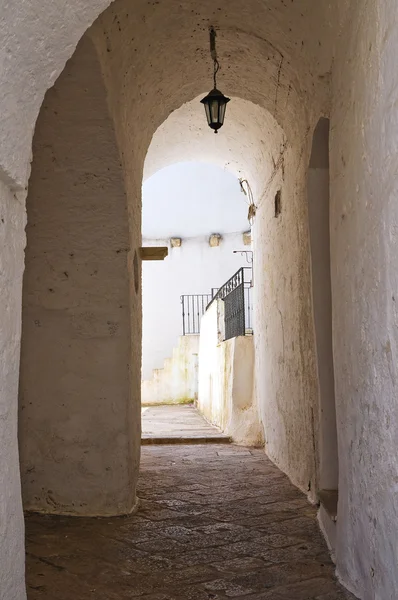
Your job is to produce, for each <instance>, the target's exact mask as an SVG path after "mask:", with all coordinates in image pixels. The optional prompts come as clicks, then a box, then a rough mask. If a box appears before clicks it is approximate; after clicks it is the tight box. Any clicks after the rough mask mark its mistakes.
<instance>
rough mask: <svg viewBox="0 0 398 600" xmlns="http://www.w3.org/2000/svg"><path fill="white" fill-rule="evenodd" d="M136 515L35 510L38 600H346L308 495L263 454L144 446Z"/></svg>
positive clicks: (32, 571) (32, 597)
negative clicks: (64, 514)
mask: <svg viewBox="0 0 398 600" xmlns="http://www.w3.org/2000/svg"><path fill="white" fill-rule="evenodd" d="M141 471H142V474H141V479H140V484H139V496H140V498H141V508H140V511H139V512H138V514H136V515H134V516H128V517H118V518H102V519H85V518H84V519H83V518H66V517H49V516H38V515H30V516H28V518H27V522H26V524H27V581H28V598H29V600H88V599H90V600H94V599H95V600H127V599H130V600H131V599H134V598H137V597H138V598H140V599H142V600H209V599H212V600H221V599H226V598H229V599H234V600H260V599H261V600H315V599H316V600H347V599H348V598H352V596H350V595H349V594H348V593H347V592H345V591H344V590H343V589H342V588H341V587H340V586H339V584H338V583H337V582H336V580H335V579H334V575H333V572H334V567H333V564H332V562H331V560H330V558H329V555H328V552H327V549H326V546H325V543H324V541H323V538H322V536H321V534H320V532H319V529H318V526H317V523H316V516H315V515H316V511H315V509H314V508H313V507H312V506H310V505H309V504H308V502H307V500H306V498H305V497H304V496H303V495H302V494H301V493H300V492H299V491H298V490H297V489H296V488H295V487H293V486H292V485H291V483H290V482H289V481H288V479H287V478H286V477H285V476H284V475H283V474H282V473H281V472H280V471H278V469H277V468H276V467H275V466H274V465H273V464H272V463H271V462H270V461H269V460H268V459H267V458H266V457H265V455H264V453H263V452H262V451H261V450H252V449H250V450H249V449H246V448H241V447H237V446H225V445H214V446H211V445H203V446H201V445H196V446H195V445H193V446H146V447H144V448H143V452H142V467H141Z"/></svg>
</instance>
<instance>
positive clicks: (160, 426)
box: [142, 404, 230, 444]
mask: <svg viewBox="0 0 398 600" xmlns="http://www.w3.org/2000/svg"><path fill="white" fill-rule="evenodd" d="M229 441H230V438H229V437H228V436H227V435H225V434H223V433H222V432H221V431H220V430H219V429H218V427H214V426H213V425H210V423H208V422H207V421H206V420H205V419H204V418H203V417H202V415H201V414H200V413H199V412H198V411H197V409H196V408H195V407H194V406H192V405H190V404H183V405H170V404H168V405H167V404H166V405H164V406H148V407H144V408H142V443H143V444H150V443H161V442H163V443H166V442H167V443H169V444H170V443H179V444H182V443H189V444H193V443H196V444H200V443H202V444H206V443H208V442H210V443H216V442H219V443H221V444H222V443H228V442H229Z"/></svg>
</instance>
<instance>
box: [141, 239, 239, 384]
mask: <svg viewBox="0 0 398 600" xmlns="http://www.w3.org/2000/svg"><path fill="white" fill-rule="evenodd" d="M143 244H144V245H146V246H168V249H169V254H168V256H167V258H166V259H165V260H164V261H146V262H144V263H143V266H142V309H143V329H142V379H143V380H150V379H151V378H152V371H153V369H160V368H162V366H163V362H164V360H165V359H167V358H169V357H171V355H172V351H173V348H174V347H175V346H176V345H177V340H178V338H179V336H180V335H181V334H182V306H181V299H180V298H181V295H182V294H210V293H211V288H213V287H214V288H219V287H220V286H221V285H222V284H223V283H225V282H226V281H227V280H228V279H229V278H230V277H231V276H232V275H233V274H234V273H235V272H236V271H237V270H238V269H239V268H240V267H241V266H243V265H245V264H246V262H245V258H244V257H242V256H241V255H240V254H233V251H234V250H243V249H247V246H244V245H243V237H242V233H240V232H239V233H229V234H225V235H223V237H222V240H221V243H220V245H219V246H216V247H210V246H209V236H200V237H195V238H188V239H186V238H185V239H184V238H183V239H182V245H181V246H180V247H179V248H172V247H171V246H170V239H168V240H144V241H143ZM160 308H161V310H160Z"/></svg>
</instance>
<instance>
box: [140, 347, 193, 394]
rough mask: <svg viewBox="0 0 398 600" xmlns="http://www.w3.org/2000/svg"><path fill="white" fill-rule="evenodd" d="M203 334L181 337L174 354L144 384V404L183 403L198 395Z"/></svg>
mask: <svg viewBox="0 0 398 600" xmlns="http://www.w3.org/2000/svg"><path fill="white" fill-rule="evenodd" d="M198 354H199V336H198V335H184V336H180V337H179V338H178V343H177V346H176V347H175V348H173V351H172V354H171V357H170V358H166V359H165V361H164V363H163V367H162V368H161V369H155V370H154V371H153V373H152V377H151V379H149V380H147V381H143V382H142V385H141V402H142V403H143V404H174V403H176V404H179V403H182V402H187V401H191V402H194V401H195V400H196V399H197V397H198Z"/></svg>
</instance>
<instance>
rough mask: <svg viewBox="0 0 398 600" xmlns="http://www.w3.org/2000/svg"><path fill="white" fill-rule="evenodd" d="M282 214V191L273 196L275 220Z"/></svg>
mask: <svg viewBox="0 0 398 600" xmlns="http://www.w3.org/2000/svg"><path fill="white" fill-rule="evenodd" d="M281 212H282V190H278V191H277V192H276V194H275V218H276V219H277V218H278V217H279V215H280V214H281Z"/></svg>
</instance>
